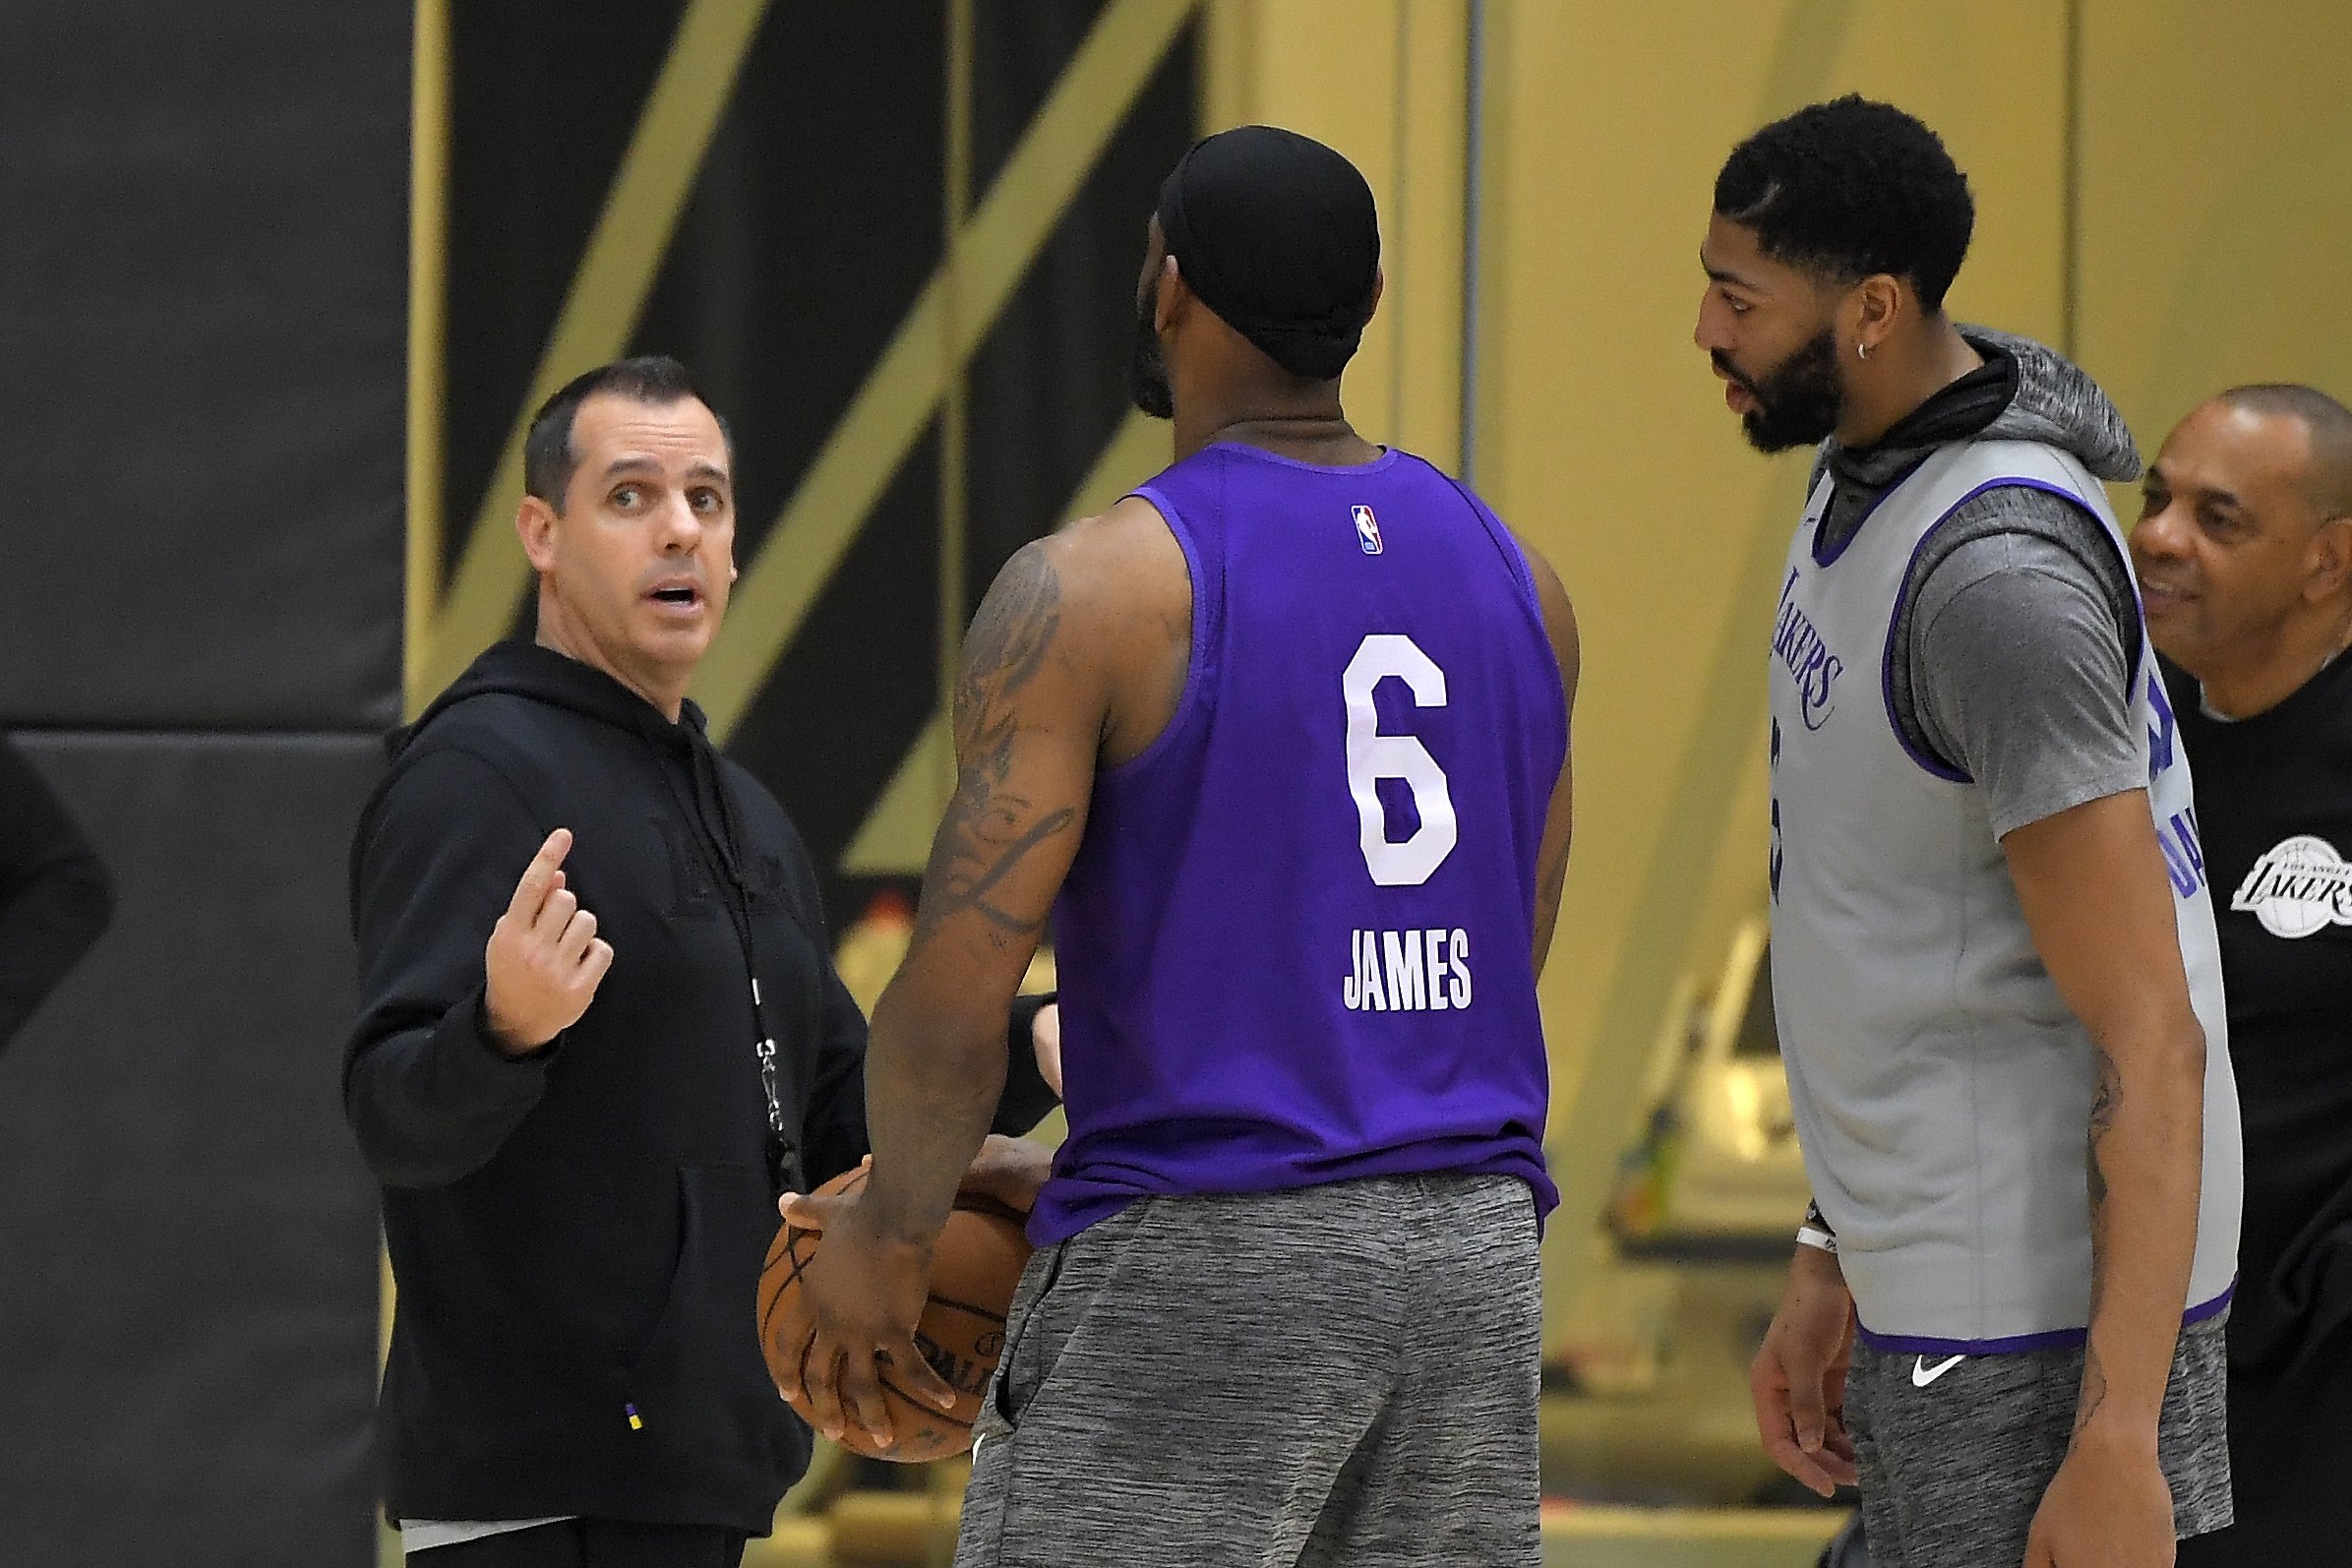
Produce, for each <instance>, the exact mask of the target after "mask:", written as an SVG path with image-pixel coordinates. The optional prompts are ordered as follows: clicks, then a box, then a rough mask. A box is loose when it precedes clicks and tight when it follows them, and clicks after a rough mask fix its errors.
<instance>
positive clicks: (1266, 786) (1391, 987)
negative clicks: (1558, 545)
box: [1030, 444, 1568, 1245]
mask: <svg viewBox="0 0 2352 1568" xmlns="http://www.w3.org/2000/svg"><path fill="white" fill-rule="evenodd" d="M1136 494H1138V495H1140V496H1142V497H1143V498H1144V499H1145V500H1147V501H1149V502H1150V503H1151V504H1152V505H1153V506H1154V507H1155V508H1157V509H1158V510H1159V512H1160V514H1161V515H1162V516H1163V517H1165V518H1166V519H1167V520H1168V526H1169V528H1170V529H1171V530H1172V531H1173V532H1174V533H1175V535H1176V540H1177V542H1178V543H1179V544H1181V545H1182V547H1183V551H1184V558H1185V562H1186V564H1187V566H1188V568H1189V570H1190V573H1191V577H1192V658H1191V665H1190V668H1189V670H1188V671H1187V673H1186V677H1185V683H1184V694H1183V697H1182V700H1181V702H1180V703H1179V705H1178V706H1177V708H1176V715H1175V717H1174V718H1172V719H1171V720H1170V721H1169V725H1168V728H1167V730H1166V731H1165V733H1163V734H1162V735H1161V736H1160V738H1159V739H1158V740H1157V741H1155V742H1153V744H1152V745H1151V746H1150V747H1149V748H1148V749H1147V750H1146V751H1145V752H1144V753H1143V754H1141V755H1139V756H1137V757H1135V758H1134V759H1133V760H1131V761H1128V762H1126V763H1124V764H1122V765H1120V766H1118V767H1115V768H1110V769H1107V770H1105V771H1104V772H1102V773H1101V774H1099V775H1098V776H1097V779H1096V782H1095V792H1094V804H1093V807H1092V810H1091V812H1090V814H1089V816H1088V818H1087V823H1086V837H1085V839H1084V841H1083V843H1081V845H1080V846H1079V849H1078V854H1077V858H1076V860H1075V862H1074V863H1073V864H1072V866H1071V868H1070V874H1069V877H1068V880H1067V882H1066V883H1065V884H1064V886H1063V888H1062V893H1061V899H1060V902H1059V903H1058V904H1057V905H1056V907H1055V922H1054V930H1055V941H1056V944H1057V951H1058V955H1059V961H1060V986H1061V1017H1062V1039H1063V1075H1064V1082H1063V1087H1064V1092H1065V1103H1066V1105H1067V1107H1068V1113H1069V1123H1070V1135H1069V1139H1068V1141H1067V1142H1065V1143H1064V1144H1063V1145H1062V1147H1061V1151H1060V1153H1059V1154H1058V1155H1057V1156H1056V1157H1055V1165H1054V1176H1053V1178H1052V1180H1051V1181H1049V1182H1048V1183H1047V1186H1046V1189H1045V1191H1044V1193H1043V1194H1042V1195H1041V1196H1040V1198H1039V1200H1038V1205H1037V1210H1036V1214H1035V1216H1034V1217H1033V1219H1032V1220H1031V1222H1030V1235H1031V1236H1032V1237H1033V1238H1034V1239H1035V1240H1036V1241H1037V1242H1038V1243H1039V1244H1041V1245H1043V1244H1046V1243H1050V1242H1054V1241H1058V1240H1062V1239H1064V1238H1066V1237H1068V1236H1073V1235H1075V1234H1077V1233H1078V1232H1079V1231H1081V1230H1083V1229H1085V1228H1086V1227H1087V1226H1089V1225H1091V1224H1093V1223H1094V1222H1096V1221H1098V1220H1102V1219H1105V1218H1108V1217H1109V1216H1111V1215H1112V1214H1115V1213H1116V1212H1117V1211H1118V1210H1119V1209H1120V1208H1122V1207H1123V1206H1125V1205H1126V1204H1127V1203H1129V1202H1130V1201H1132V1200H1134V1199H1135V1198H1138V1197H1143V1196H1146V1195H1150V1194H1158V1193H1206V1192H1259V1191H1270V1190H1277V1189H1282V1188H1291V1187H1301V1186H1312V1185H1316V1184H1319V1183H1322V1182H1328V1181H1341V1180H1346V1179H1348V1178H1350V1177H1355V1176H1396V1175H1405V1174H1410V1173H1419V1172H1440V1171H1451V1172H1468V1173H1500V1174H1506V1175H1510V1176H1520V1177H1523V1178H1524V1179H1525V1180H1526V1181H1527V1182H1528V1184H1529V1185H1530V1186H1531V1187H1532V1188H1533V1189H1534V1190H1535V1194H1536V1197H1537V1201H1538V1211H1539V1212H1547V1211H1548V1210H1549V1209H1550V1208H1551V1207H1552V1205H1553V1204H1555V1203H1556V1202H1557V1201H1558V1193H1557V1191H1556V1190H1555V1189H1554V1188H1553V1186H1552V1184H1551V1181H1550V1179H1549V1178H1548V1177H1547V1176H1545V1174H1544V1170H1543V1150H1542V1138H1543V1118H1544V1112H1545V1109H1546V1100H1547V1097H1548V1092H1549V1084H1548V1074H1547V1071H1546V1064H1545V1059H1544V1054H1543V1032H1542V1024H1541V1020H1540V1019H1539V1017H1538V1013H1537V1008H1536V980H1535V972H1534V965H1533V960H1532V958H1531V955H1530V949H1531V947H1532V946H1533V944H1534V928H1535V906H1536V857H1537V852H1538V845H1539V843H1540V841H1541V837H1542V832H1543V818H1544V814H1545V811H1546V809H1547V807H1548V806H1549V804H1550V800H1551V792H1552V787H1553V785H1554V784H1555V782H1556V781H1557V780H1558V777H1559V772H1560V763H1561V760H1562V758H1563V757H1564V756H1565V754H1566V750H1567V744H1568V737H1567V702H1566V699H1565V697H1564V695H1563V693H1562V691H1561V686H1560V675H1559V666H1558V664H1557V662H1556V661H1555V659H1554V656H1553V653H1552V649H1551V643H1550V641H1549V639H1548V638H1547V637H1546V635H1545V633H1544V630H1543V619H1542V611H1541V609H1540V607H1539V606H1538V602H1537V598H1536V589H1535V583H1534V580H1533V578H1532V577H1531V576H1530V575H1529V573H1528V565H1527V560H1526V558H1525V557H1524V556H1523V555H1522V554H1521V553H1520V550H1519V547H1518V545H1517V543H1516V542H1515V541H1514V540H1513V539H1512V538H1511V536H1510V534H1509V533H1508V532H1507V531H1506V530H1505V529H1504V527H1503V525H1502V524H1501V523H1500V522H1499V521H1497V520H1496V519H1495V517H1494V514H1493V513H1490V512H1488V511H1487V510H1486V508H1485V507H1484V506H1482V505H1480V504H1479V503H1478V500H1477V499H1476V498H1474V497H1473V496H1472V495H1471V494H1470V493H1469V492H1468V491H1467V490H1465V489H1464V488H1462V487H1461V486H1460V485H1458V484H1456V483H1455V482H1454V481H1453V480H1451V479H1449V478H1447V477H1446V476H1445V475H1444V474H1442V473H1440V472H1438V471H1437V470H1436V469H1435V468H1433V467H1431V466H1430V465H1429V464H1428V463H1426V462H1423V461H1422V460H1421V459H1419V458H1417V457H1415V456H1412V455H1410V454H1408V453H1405V452H1395V451H1391V452H1385V453H1383V454H1382V455H1381V456H1380V457H1379V458H1378V459H1376V460H1374V461H1372V462H1369V463H1366V464H1363V465H1362V466H1360V467H1353V468H1327V467H1319V466H1316V465H1313V464H1309V463H1302V462H1295V461H1292V460H1290V459H1288V458H1284V457H1278V456H1276V455H1274V454H1272V453H1270V452H1263V451H1260V450H1258V449H1256V448H1253V447H1244V446H1237V445H1230V444H1227V445H1219V446H1214V447H1210V448H1209V449H1207V450H1206V451H1204V452H1200V453H1199V454H1197V455H1195V456H1193V457H1189V458H1187V459H1185V460H1184V461H1183V462H1180V463H1177V464H1176V466H1175V467H1173V468H1170V469H1168V470H1167V471H1166V472H1165V473H1163V474H1161V475H1160V476H1159V477H1158V478H1157V479H1155V480H1154V481H1152V483H1150V484H1149V485H1146V486H1144V487H1143V488H1142V489H1141V490H1139V491H1137V492H1136Z"/></svg>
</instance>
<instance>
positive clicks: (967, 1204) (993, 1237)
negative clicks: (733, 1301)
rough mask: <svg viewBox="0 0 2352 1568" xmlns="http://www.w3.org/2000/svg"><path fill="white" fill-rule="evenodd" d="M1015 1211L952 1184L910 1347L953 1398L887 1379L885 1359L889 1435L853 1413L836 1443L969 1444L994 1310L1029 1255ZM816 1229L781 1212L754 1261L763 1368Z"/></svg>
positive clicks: (997, 1341)
mask: <svg viewBox="0 0 2352 1568" xmlns="http://www.w3.org/2000/svg"><path fill="white" fill-rule="evenodd" d="M865 1184H866V1170H865V1168H864V1167H863V1166H861V1167H859V1168H858V1169H857V1170H855V1171H847V1172H844V1173H842V1174H841V1175H840V1176H835V1177H834V1178H833V1179H832V1180H830V1181H827V1182H826V1183H825V1184H824V1185H823V1186H820V1187H818V1188H817V1189H816V1191H817V1194H818V1195H820V1196H822V1195H830V1194H832V1193H836V1192H855V1191H856V1190H857V1189H858V1188H860V1187H862V1186H864V1185H865ZM1022 1219H1023V1217H1022V1216H1021V1215H1020V1214H1019V1213H1018V1212H1016V1211H1015V1210H1012V1209H1008V1208H1006V1207H1005V1206H1004V1205H1003V1204H1001V1203H998V1202H996V1201H995V1200H994V1199H992V1198H984V1197H981V1196H979V1195H978V1194H976V1193H959V1194H957V1196H956V1200H955V1212H953V1213H952V1214H950V1215H948V1216H947V1229H946V1230H944V1231H942V1232H941V1233H940V1234H939V1244H938V1247H937V1248H936V1250H935V1251H934V1253H933V1254H932V1269H931V1299H930V1300H929V1301H928V1302H926V1303H925V1304H924V1308H923V1319H922V1321H921V1322H920V1323H919V1324H917V1325H916V1328H915V1348H916V1349H917V1350H919V1351H921V1352H922V1353H923V1358H924V1359H925V1360H926V1361H929V1362H930V1363H931V1369H932V1370H933V1371H935V1372H936V1373H938V1374H939V1376H940V1377H942V1378H944V1379H945V1380H946V1381H947V1383H948V1385H949V1386H950V1387H952V1388H953V1389H954V1390H955V1408H954V1409H952V1410H947V1411H942V1410H940V1409H939V1408H938V1407H937V1406H935V1405H933V1404H931V1403H930V1402H929V1401H927V1400H922V1399H917V1398H916V1397H915V1396H914V1395H913V1394H911V1393H909V1392H908V1391H907V1390H905V1389H903V1388H901V1387H899V1386H898V1384H897V1383H895V1382H894V1381H892V1380H891V1378H890V1377H889V1375H888V1372H887V1369H885V1371H884V1375H883V1378H882V1388H883V1391H884V1394H885V1397H887V1398H888V1399H889V1401H890V1420H891V1423H892V1424H893V1426H894V1427H895V1428H896V1429H897V1433H898V1442H897V1445H896V1446H895V1447H892V1448H887V1449H883V1448H877V1447H875V1446H874V1442H873V1440H872V1439H871V1438H869V1437H868V1436H867V1435H866V1434H865V1432H863V1431H862V1430H860V1429H859V1428H858V1426H857V1425H856V1424H855V1423H854V1422H853V1423H852V1424H851V1425H850V1426H849V1427H848V1429H847V1430H845V1431H844V1432H843V1433H842V1437H841V1442H842V1446H843V1447H845V1448H847V1449H849V1450H850V1451H851V1452H852V1453H857V1454H864V1455H865V1456H866V1457H868V1458H869V1459H894V1460H898V1461H900V1462H902V1463H905V1464H915V1463H918V1462H920V1461H923V1460H927V1459H944V1458H945V1457H946V1456H948V1455H949V1454H961V1453H965V1452H967V1451H969V1450H970V1448H971V1447H972V1422H973V1421H974V1420H976V1419H977V1418H978V1417H979V1416H980V1402H981V1400H982V1399H983V1398H985V1397H986V1396H987V1394H988V1387H989V1376H990V1374H991V1373H993V1372H995V1370H996V1358H997V1357H999V1356H1001V1355H1003V1353H1004V1316H1005V1313H1007V1312H1008V1311H1010V1310H1011V1308H1012V1293H1013V1288H1014V1287H1015V1286H1017V1285H1019V1284H1020V1283H1021V1269H1022V1267H1023V1265H1025V1264H1026V1263H1028V1261H1029V1238H1028V1237H1027V1236H1024V1235H1023V1234H1022V1229H1021V1227H1022ZM821 1239H823V1236H822V1233H821V1232H817V1231H812V1230H808V1229H806V1228H805V1227H802V1226H798V1225H795V1224H793V1223H792V1222H791V1221H789V1220H787V1221H785V1222H784V1226H783V1228H782V1229H781V1230H779V1231H778V1232H777V1233H776V1239H775V1241H774V1242H773V1243H772V1244H771V1245H770V1246H769V1247H768V1249H767V1262H766V1264H765V1265H764V1266H762V1267H761V1269H760V1271H759V1350H760V1354H761V1355H762V1356H764V1357H766V1358H767V1369H768V1372H769V1374H770V1375H771V1376H772V1375H775V1374H776V1373H777V1366H778V1360H779V1357H780V1355H781V1352H780V1351H779V1349H778V1347H777V1345H776V1340H775V1334H776V1329H777V1327H778V1326H779V1325H780V1324H781V1323H782V1321H783V1317H784V1305H785V1302H786V1301H787V1300H788V1299H789V1298H790V1297H791V1294H792V1293H793V1292H794V1291H796V1290H798V1289H799V1288H800V1278H801V1270H802V1269H804V1268H806V1267H808V1264H809V1260H810V1259H811V1258H812V1257H814V1256H815V1255H816V1247H817V1243H818V1242H819V1241H820V1240H821ZM792 1406H793V1409H794V1410H797V1411H799V1412H800V1413H801V1416H802V1418H803V1419H806V1418H807V1417H808V1415H809V1409H808V1407H807V1406H806V1405H804V1404H803V1403H801V1402H800V1401H799V1400H795V1401H793V1402H792Z"/></svg>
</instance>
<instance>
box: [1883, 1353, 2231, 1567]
mask: <svg viewBox="0 0 2352 1568" xmlns="http://www.w3.org/2000/svg"><path fill="white" fill-rule="evenodd" d="M2228 1321H2229V1314H2228V1313H2226V1312H2224V1313H2223V1314H2222V1315H2221V1316H2219V1317H2215V1318H2209V1319H2207V1320H2205V1321H2204V1322H2201V1323H2197V1324H2192V1325H2191V1326H2190V1327H2188V1328H2185V1329H2183V1330H2182V1331H2181V1339H2180V1345H2179V1348H2178V1349H2177V1350H2175V1351H2174V1353H2173V1358H2172V1376H2171V1378H2170V1380H2169V1381H2168V1382H2166V1384H2165V1386H2164V1415H2163V1421H2162V1424H2161V1425H2160V1426H2159V1427H2158V1429H2157V1453H2158V1457H2159V1459H2160V1460H2161V1462H2162V1464H2163V1466H2164V1478H2165V1479H2166V1480H2167V1481H2168V1482H2170V1483H2171V1486H2172V1523H2173V1531H2174V1533H2175V1534H2176V1535H2178V1536H2181V1537H2184V1538H2186V1537H2189V1536H2200V1535H2203V1534H2204V1533H2205V1532H2207V1531H2212V1530H2219V1529H2221V1528H2222V1527H2223V1526H2224V1525H2227V1524H2228V1523H2229V1522H2230V1488H2229V1432H2228V1425H2227V1420H2226V1399H2227V1393H2226V1390H2227V1385H2228V1351H2227V1336H2226V1334H2225V1332H2224V1330H2225V1326H2226V1325H2227V1323H2228ZM1947 1359H1948V1357H1941V1356H1925V1357H1922V1356H1915V1355H1912V1354H1911V1353H1909V1352H1904V1353H1902V1354H1900V1355H1897V1354H1895V1353H1893V1352H1887V1351H1874V1350H1872V1349H1870V1347H1868V1346H1867V1345H1856V1346H1855V1347H1854V1359H1853V1367H1852V1369H1851V1370H1850V1371H1848V1372H1847V1374H1846V1382H1845V1425H1846V1430H1847V1431H1848V1432H1849V1433H1850V1434H1851V1435H1852V1437H1853V1440H1854V1454H1855V1457H1856V1459H1857V1460H1858V1461H1859V1464H1860V1468H1861V1472H1862V1519H1863V1523H1864V1525H1865V1526H1866V1528H1867V1529H1868V1531H1869V1535H1870V1560H1871V1562H1872V1564H1873V1565H1874V1568H1983V1565H1985V1564H1988V1563H1989V1564H2015V1563H2021V1562H2023V1561H2024V1560H2025V1534H2026V1531H2027V1530H2028V1529H2029V1528H2030V1527H2031V1525H2032V1523H2033V1513H2034V1510H2035V1509H2036V1508H2038V1507H2040V1506H2041V1499H2042V1493H2043V1491H2044V1490H2046V1489H2047V1488H2048V1487H2049V1484H2050V1478H2051V1477H2053V1476H2055V1475H2057V1474H2058V1466H2059V1463H2060V1462H2061V1461H2062V1460H2064V1459H2065V1458H2066V1450H2067V1443H2068V1442H2069V1440H2070V1439H2071V1438H2072V1437H2073V1435H2074V1430H2075V1407H2076V1401H2077V1399H2078V1398H2079V1396H2080V1395H2081V1382H2082V1349H2081V1346H2076V1347H2074V1348H2073V1349H2070V1350H2052V1351H2020V1352H2014V1353H2010V1354H2007V1355H2000V1356H1970V1357H1961V1358H1960V1359H1957V1360H1952V1361H1951V1364H1950V1365H1946V1364H1945V1362H1946V1361H1947ZM1922 1377H1924V1378H1926V1379H1927V1381H1926V1382H1925V1383H1924V1384H1922V1383H1921V1382H1920V1381H1919V1379H1920V1378H1922Z"/></svg>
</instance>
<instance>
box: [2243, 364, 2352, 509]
mask: <svg viewBox="0 0 2352 1568" xmlns="http://www.w3.org/2000/svg"><path fill="white" fill-rule="evenodd" d="M2221 401H2223V402H2225V403H2227V404H2229V405H2230V406H2231V407H2232V408H2242V409H2245V410H2246V411H2247V412H2248V413H2254V414H2273V415H2284V416H2286V417H2288V418H2291V419H2295V420H2299V421H2301V422H2302V425H2303V430H2304V434H2305V435H2306V436H2307V437H2309V438H2310V442H2311V472H2310V473H2309V474H2308V475H2306V476H2305V485H2306V488H2307V489H2308V490H2309V491H2310V493H2311V499H2312V504H2313V505H2314V506H2316V507H2318V508H2319V509H2320V515H2321V516H2322V517H2344V516H2352V408H2346V407H2345V406H2344V405H2343V404H2342V403H2339V402H2337V401H2336V400H2335V399H2334V398H2332V397H2330V396H2328V395H2327V394H2326V393H2325V392H2322V391H2320V389H2319V388H2317V387H2306V386H2304V385H2302V384H2301V383H2300V382H2282V381H2271V382H2261V383H2257V384H2256V385H2254V386H2251V387H2232V388H2231V389H2230V390H2229V391H2228V392H2223V393H2222V394H2221Z"/></svg>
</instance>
